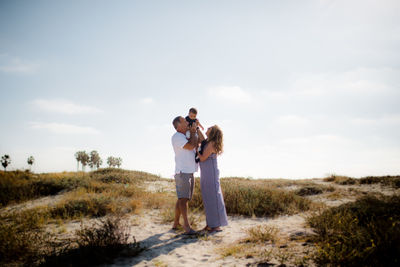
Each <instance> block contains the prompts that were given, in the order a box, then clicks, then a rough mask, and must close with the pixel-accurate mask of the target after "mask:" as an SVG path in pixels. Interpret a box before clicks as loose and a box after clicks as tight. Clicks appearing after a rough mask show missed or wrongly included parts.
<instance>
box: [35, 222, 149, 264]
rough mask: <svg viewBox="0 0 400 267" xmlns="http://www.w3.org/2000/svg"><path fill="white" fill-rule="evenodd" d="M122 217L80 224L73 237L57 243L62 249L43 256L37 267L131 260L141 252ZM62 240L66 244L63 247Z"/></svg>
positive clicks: (141, 248) (141, 249)
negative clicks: (120, 258) (88, 224)
mask: <svg viewBox="0 0 400 267" xmlns="http://www.w3.org/2000/svg"><path fill="white" fill-rule="evenodd" d="M129 237H130V233H129V225H128V223H127V222H126V221H123V220H122V219H121V217H108V218H105V219H103V220H100V221H99V222H97V223H95V224H93V225H91V226H84V225H81V229H79V230H77V231H76V232H75V237H74V238H72V239H70V240H63V241H61V242H59V244H61V247H62V249H60V250H58V251H56V252H54V253H52V254H50V255H46V257H44V258H43V261H42V263H41V265H40V266H95V265H98V264H104V263H108V264H110V263H112V262H113V259H115V258H116V257H134V256H136V255H138V254H139V253H140V252H141V251H143V250H144V248H143V247H141V246H140V244H139V243H138V242H136V240H135V238H134V237H133V242H131V243H130V242H128V239H129ZM65 241H68V242H69V243H68V244H66V243H65Z"/></svg>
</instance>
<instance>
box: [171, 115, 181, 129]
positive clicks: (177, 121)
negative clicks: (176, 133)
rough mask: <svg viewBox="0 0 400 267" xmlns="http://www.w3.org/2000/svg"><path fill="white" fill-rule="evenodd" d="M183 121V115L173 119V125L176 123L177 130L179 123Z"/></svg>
mask: <svg viewBox="0 0 400 267" xmlns="http://www.w3.org/2000/svg"><path fill="white" fill-rule="evenodd" d="M180 122H181V116H178V117H176V118H175V119H174V120H173V121H172V125H174V128H175V130H176V129H177V128H178V124H179V123H180Z"/></svg>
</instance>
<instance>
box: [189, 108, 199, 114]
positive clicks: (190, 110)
mask: <svg viewBox="0 0 400 267" xmlns="http://www.w3.org/2000/svg"><path fill="white" fill-rule="evenodd" d="M189 113H193V114H195V115H197V109H195V108H190V109H189Z"/></svg>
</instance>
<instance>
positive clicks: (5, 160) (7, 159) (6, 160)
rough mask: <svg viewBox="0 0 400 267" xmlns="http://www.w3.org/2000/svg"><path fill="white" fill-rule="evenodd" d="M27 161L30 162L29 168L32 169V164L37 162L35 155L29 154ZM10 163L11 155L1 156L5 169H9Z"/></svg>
mask: <svg viewBox="0 0 400 267" xmlns="http://www.w3.org/2000/svg"><path fill="white" fill-rule="evenodd" d="M27 162H28V164H29V169H32V165H33V163H34V162H35V158H34V157H33V156H29V158H28V160H27ZM10 164H11V157H10V155H4V156H2V157H1V165H3V168H4V171H7V167H8V165H10Z"/></svg>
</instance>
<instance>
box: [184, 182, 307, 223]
mask: <svg viewBox="0 0 400 267" xmlns="http://www.w3.org/2000/svg"><path fill="white" fill-rule="evenodd" d="M220 181H221V188H222V193H223V196H224V201H225V207H226V211H227V213H228V214H231V215H246V216H259V217H262V216H276V215H280V214H294V213H297V212H301V211H306V210H309V209H310V208H311V207H312V202H311V201H310V200H308V199H306V198H303V197H301V196H298V195H296V194H295V193H293V192H288V191H285V190H282V189H277V188H276V187H274V186H270V185H269V184H268V183H263V181H259V180H251V179H235V178H223V179H221V180H220ZM199 183H200V182H199V180H198V179H196V184H195V193H194V196H193V199H192V201H190V203H189V205H190V206H191V207H193V208H199V209H200V210H201V209H203V201H202V198H201V191H200V185H199Z"/></svg>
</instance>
